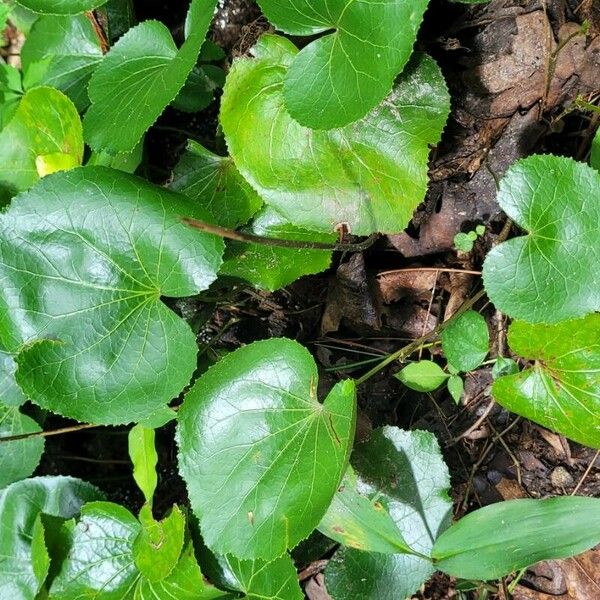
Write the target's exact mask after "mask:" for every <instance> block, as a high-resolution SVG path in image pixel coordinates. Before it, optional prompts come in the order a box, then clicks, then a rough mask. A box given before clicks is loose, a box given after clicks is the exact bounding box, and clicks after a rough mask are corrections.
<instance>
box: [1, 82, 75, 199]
mask: <svg viewBox="0 0 600 600" xmlns="http://www.w3.org/2000/svg"><path fill="white" fill-rule="evenodd" d="M56 153H61V154H68V155H70V156H72V157H73V159H74V162H75V163H77V164H81V160H82V158H83V139H82V133H81V121H80V120H79V114H78V113H77V109H76V108H75V106H73V103H72V102H71V101H70V100H69V99H68V98H67V97H66V96H65V95H64V94H62V93H61V92H59V91H58V90H55V89H52V88H48V87H40V88H35V89H33V90H30V91H29V92H27V93H26V94H25V96H23V99H22V100H21V102H20V103H19V106H18V108H17V110H16V112H15V114H14V115H13V117H12V119H11V120H10V121H9V123H8V125H7V126H6V127H5V128H4V129H3V130H2V131H1V132H0V156H2V161H1V162H0V203H1V202H2V200H4V201H6V200H7V199H9V198H10V197H11V196H14V195H15V193H16V192H21V191H23V190H26V189H28V188H30V187H31V186H32V185H33V184H34V183H35V182H36V181H37V180H38V179H39V178H40V176H39V173H38V168H37V165H36V160H37V158H38V157H44V156H46V155H49V154H56Z"/></svg>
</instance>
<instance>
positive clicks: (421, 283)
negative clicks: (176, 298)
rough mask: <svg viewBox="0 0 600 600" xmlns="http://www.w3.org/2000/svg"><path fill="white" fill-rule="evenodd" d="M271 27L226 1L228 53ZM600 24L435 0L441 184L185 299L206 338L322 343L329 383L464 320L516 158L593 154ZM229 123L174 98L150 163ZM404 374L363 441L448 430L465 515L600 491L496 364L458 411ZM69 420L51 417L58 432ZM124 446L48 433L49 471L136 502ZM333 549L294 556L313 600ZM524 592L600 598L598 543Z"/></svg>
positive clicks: (443, 439) (169, 448) (521, 588)
mask: <svg viewBox="0 0 600 600" xmlns="http://www.w3.org/2000/svg"><path fill="white" fill-rule="evenodd" d="M136 5H139V6H138V14H139V16H140V18H151V17H155V18H160V19H162V20H164V21H167V24H168V25H169V26H171V27H172V29H173V32H174V34H175V35H177V34H178V32H179V34H180V33H181V32H180V28H181V24H182V18H183V16H182V15H184V14H185V9H186V7H187V5H188V3H187V1H186V2H136ZM584 20H588V21H589V31H588V34H587V36H586V35H584V34H582V25H581V24H582V23H583V21H584ZM267 28H268V25H267V24H266V22H265V21H264V19H262V18H261V15H260V11H259V9H258V8H257V6H256V4H255V3H254V2H252V1H251V0H225V1H224V2H222V3H221V7H220V9H219V14H218V15H217V18H216V19H215V24H214V26H213V30H212V33H211V36H212V38H213V40H214V41H216V42H217V43H218V44H219V45H221V46H222V47H223V48H224V49H225V50H226V51H227V53H228V58H229V59H231V58H232V57H234V56H238V55H241V54H244V53H245V52H246V51H247V50H248V48H249V47H250V46H251V45H252V43H253V42H254V41H255V40H256V38H257V37H258V35H260V33H261V32H263V31H265V30H266V29H267ZM598 33H600V2H598V1H597V0H583V1H582V0H492V1H491V2H490V3H489V4H487V5H478V6H475V5H473V6H468V5H461V4H451V3H449V2H446V1H442V0H433V1H432V2H431V6H430V9H429V11H428V13H427V15H426V18H425V24H424V27H423V29H422V32H421V36H420V39H419V41H418V46H419V47H420V48H422V49H424V50H426V51H427V52H429V53H430V54H432V55H433V56H434V57H435V58H436V59H437V60H438V62H439V63H440V65H441V67H442V69H443V71H444V74H445V75H446V78H447V81H448V83H449V86H450V89H451V93H452V99H453V100H452V106H453V107H452V115H451V118H450V121H449V124H448V126H447V129H446V132H445V135H444V138H443V141H442V143H441V144H440V146H439V147H438V148H437V149H436V150H435V151H434V153H433V155H432V160H431V185H430V189H429V193H428V195H427V198H426V200H425V201H424V202H423V204H422V205H421V207H419V209H418V210H417V211H416V213H415V215H414V218H413V221H412V223H411V225H410V227H409V228H408V230H407V231H406V232H405V233H401V234H398V235H393V236H387V237H384V238H381V239H380V240H379V241H378V242H377V243H376V244H375V245H374V246H372V247H371V248H370V249H369V250H367V251H366V252H364V253H363V254H356V255H352V256H338V257H337V259H336V264H335V266H334V267H333V268H332V269H331V270H330V271H329V272H327V273H324V274H322V275H318V276H313V277H307V278H304V279H302V280H300V281H298V282H296V283H295V284H293V285H292V286H290V287H289V288H286V289H285V290H282V291H279V292H277V293H274V294H268V293H262V292H257V291H255V290H253V289H250V288H247V287H243V286H239V287H238V288H236V289H235V290H233V292H231V293H229V294H228V295H226V296H225V297H224V298H222V299H221V300H220V301H219V302H218V303H214V302H210V301H207V300H206V301H202V300H199V299H190V300H189V301H182V302H178V303H177V304H176V306H175V308H176V309H177V310H179V311H180V312H181V314H182V315H183V316H184V317H185V318H187V319H188V320H190V322H192V323H193V325H194V327H195V328H196V330H197V331H198V335H199V336H200V339H201V340H202V341H205V342H209V344H210V350H209V351H208V352H206V354H205V356H206V358H207V360H210V359H211V358H215V357H216V356H218V355H219V353H220V352H222V351H223V350H231V349H234V348H235V347H237V346H239V345H240V344H242V343H247V342H251V341H254V340H257V339H262V338H269V337H273V336H281V335H285V336H289V337H292V338H296V339H298V340H300V341H301V342H302V343H304V344H306V345H307V346H308V347H309V348H310V349H311V350H312V352H313V354H314V355H315V357H316V358H317V361H318V363H319V365H320V367H321V370H322V385H323V386H324V387H327V386H331V385H332V384H333V383H334V382H335V381H337V380H339V379H340V378H342V377H345V376H348V375H349V374H352V375H359V374H361V373H362V372H364V369H365V367H364V365H356V364H355V363H359V362H361V361H364V360H368V359H369V358H372V357H373V356H377V355H381V356H383V355H385V354H387V353H390V352H391V351H393V350H396V349H397V348H398V347H399V346H401V345H403V344H404V343H405V341H406V340H409V339H414V338H415V337H419V336H421V335H423V334H424V333H427V332H428V331H430V330H431V329H433V328H434V327H435V326H436V324H437V323H438V322H439V321H441V320H444V319H445V318H447V317H448V316H449V315H451V314H452V313H453V312H454V310H456V308H457V307H458V306H459V305H460V304H461V302H462V301H463V300H464V299H465V298H466V297H467V296H469V295H470V293H471V290H472V289H473V288H474V287H475V286H477V284H478V281H479V279H478V275H477V272H478V271H479V270H480V268H481V264H482V260H483V257H484V255H485V253H486V252H487V250H489V248H490V247H491V246H492V245H493V244H494V242H495V240H496V239H497V237H498V236H499V235H501V233H502V234H506V231H504V232H503V229H504V227H505V223H506V221H505V217H504V216H503V214H502V213H501V212H500V210H499V208H498V205H497V203H496V201H495V196H496V185H497V181H498V178H500V177H501V176H502V174H503V173H504V171H505V170H506V168H507V167H508V166H509V165H510V164H512V163H513V162H514V161H515V160H517V159H519V158H520V157H523V156H526V155H528V154H530V153H532V152H537V153H543V152H553V153H558V154H563V155H568V156H572V157H575V158H577V159H579V160H585V158H586V154H587V152H588V151H589V147H590V143H591V137H592V135H593V133H594V131H595V128H596V127H597V125H598V115H597V114H596V115H595V116H592V115H590V114H589V113H585V112H583V111H580V110H576V109H575V106H574V105H575V102H576V100H577V99H578V98H580V99H582V100H585V101H590V102H594V101H596V100H597V98H598V96H599V95H600V35H598ZM225 66H226V65H225ZM216 125H217V108H216V107H215V106H213V107H210V108H209V109H207V110H206V111H204V112H203V113H201V114H199V115H194V116H193V117H190V115H186V114H183V113H178V112H177V111H174V110H168V111H167V113H166V114H165V115H163V117H161V119H160V120H159V122H158V124H157V126H156V127H155V128H154V129H153V131H152V132H151V133H150V135H149V138H148V142H149V144H148V146H149V147H148V152H149V167H148V173H147V175H148V176H149V177H151V178H152V179H153V180H155V181H157V182H165V181H166V180H167V179H168V177H169V175H170V170H171V167H172V166H173V165H174V164H175V162H176V161H177V158H178V156H179V154H180V153H181V151H182V149H183V147H184V144H185V141H186V138H187V137H188V136H193V137H194V138H195V139H197V140H198V141H200V142H202V143H203V144H205V145H207V146H208V147H209V148H213V149H219V142H218V140H217V139H216V137H215V135H216ZM481 223H483V224H484V225H486V228H487V233H486V235H485V236H484V238H483V239H481V240H479V241H478V242H477V245H476V248H475V251H474V252H472V253H470V254H468V255H467V254H462V253H457V252H456V251H455V250H454V249H453V238H454V236H455V234H456V233H457V232H459V231H464V232H467V231H470V230H471V229H473V228H474V225H476V224H481ZM465 271H467V272H468V273H466V272H465ZM478 308H479V309H481V310H482V314H484V315H485V316H486V318H487V319H488V322H489V325H490V330H491V331H492V332H493V344H494V346H493V347H494V348H495V351H496V352H503V353H505V352H506V327H507V323H506V320H505V319H504V317H503V316H502V315H500V314H497V313H496V312H495V311H494V309H493V307H491V306H483V305H479V306H478ZM432 351H433V352H436V350H435V349H433V350H432ZM492 357H493V354H492ZM396 369H397V367H396ZM392 372H393V370H390V371H387V372H382V373H380V374H379V375H378V376H377V377H375V378H373V379H372V380H370V381H369V383H368V384H366V385H365V386H362V389H361V395H360V399H359V404H360V419H359V432H358V435H359V436H364V435H365V434H366V433H367V432H368V431H369V430H370V429H371V428H372V427H376V426H379V425H382V424H394V425H398V426H400V427H405V428H409V427H411V428H420V429H426V430H429V431H432V432H433V433H435V434H436V435H437V437H438V439H439V441H440V445H441V447H442V449H443V452H444V455H445V458H446V460H447V462H448V465H449V467H450V469H451V475H452V495H453V499H454V501H455V509H456V514H457V515H458V516H460V515H462V514H464V513H466V512H468V511H470V510H472V509H474V508H477V507H479V506H482V505H485V504H489V503H491V502H495V501H497V500H500V499H510V498H520V497H532V498H539V497H544V496H547V495H557V494H572V493H575V492H577V493H579V494H585V495H592V496H597V497H600V458H599V456H598V454H597V453H596V452H595V451H593V450H590V449H588V448H584V447H582V446H579V445H578V444H575V443H573V442H569V441H567V440H566V439H564V438H562V437H561V436H558V435H556V434H554V433H550V432H548V431H546V430H543V429H541V428H539V427H537V426H535V425H533V424H531V423H529V422H526V421H524V420H523V419H520V418H518V417H516V416H515V415H512V414H510V413H508V412H506V411H505V410H503V409H502V408H500V407H499V406H497V405H496V404H494V403H493V401H492V399H491V397H490V392H489V390H490V385H491V381H492V377H491V367H486V368H483V369H480V370H479V371H477V372H476V373H475V374H473V375H471V376H469V377H468V378H467V382H466V393H465V397H464V402H463V404H461V405H460V406H457V405H456V404H455V403H454V401H453V400H452V399H451V398H450V397H449V396H448V394H447V392H445V391H441V392H439V393H433V394H418V393H416V392H412V391H410V390H407V389H406V388H404V387H402V386H401V385H400V383H399V382H398V381H397V380H395V379H394V378H392V377H391V376H390V375H391V373H392ZM63 424H65V422H64V421H62V420H60V419H59V418H57V417H51V418H50V421H49V422H48V423H47V425H46V426H45V428H49V426H50V425H51V426H53V427H56V426H60V425H63ZM172 434H173V431H172V430H171V429H169V427H167V428H166V431H165V432H164V433H163V434H162V435H161V436H159V444H160V446H161V447H160V448H159V450H160V454H159V455H160V457H161V458H160V469H161V479H160V490H159V493H157V495H156V497H157V499H159V505H158V506H157V510H158V511H160V510H161V509H162V508H164V509H166V508H167V507H168V506H170V505H171V504H172V503H173V502H176V501H181V500H182V498H184V497H185V490H184V486H183V484H182V482H181V481H180V479H179V476H178V474H177V468H176V450H175V447H174V443H173V441H172V440H173V435H172ZM107 436H109V437H108V438H107ZM107 439H110V443H107ZM126 456H127V436H126V431H125V430H124V429H119V428H114V429H107V428H104V429H102V430H91V431H82V432H77V433H73V434H70V435H68V436H66V435H65V436H56V437H53V438H48V444H47V451H46V453H45V456H44V459H43V462H42V465H41V466H40V468H39V471H38V472H39V473H51V474H52V473H70V474H73V475H76V476H81V477H83V478H86V479H88V480H90V481H92V482H93V483H96V484H98V485H100V486H102V487H103V488H104V489H105V490H107V491H108V492H109V493H111V494H112V499H114V500H117V501H119V502H124V503H125V504H127V505H131V506H135V505H138V503H140V502H141V498H139V497H138V492H137V491H136V490H134V489H132V486H131V479H130V477H131V476H130V468H129V463H128V461H127V460H124V457H126ZM330 554H331V548H329V547H327V546H323V545H319V541H318V540H317V541H315V544H314V547H313V548H311V549H309V550H308V551H306V552H304V551H303V553H302V556H299V557H298V563H299V564H298V566H299V568H300V569H301V570H305V569H307V568H308V571H304V574H305V577H304V579H305V581H306V582H307V588H306V589H307V595H308V596H309V597H310V598H313V599H317V598H318V599H321V600H322V599H325V598H328V596H327V595H326V593H325V591H324V590H323V588H322V586H321V585H320V583H322V578H321V577H320V575H319V572H320V571H322V569H323V565H324V562H323V560H326V559H327V558H328V556H330ZM486 593H488V592H486V591H485V590H481V589H480V590H473V591H466V592H460V593H459V592H458V591H457V590H456V586H455V582H453V581H451V580H450V579H449V578H446V577H444V576H436V577H434V578H433V579H432V580H431V582H429V584H428V585H426V586H425V588H424V589H423V590H422V591H421V592H420V593H419V594H417V595H416V596H415V598H420V599H422V600H425V599H432V600H433V599H444V598H460V597H462V598H481V599H482V598H486V597H487V598H506V597H507V592H506V590H505V589H503V586H502V585H500V586H497V587H494V588H493V589H491V590H490V591H489V593H488V595H487V596H486V595H485V594H486ZM460 594H464V595H462V596H461V595H460ZM513 597H514V598H516V599H524V600H529V599H531V600H549V599H550V598H552V599H555V600H567V599H577V600H588V599H589V600H592V599H598V598H600V553H598V552H595V551H590V552H589V553H587V554H585V555H584V556H583V557H579V558H578V559H570V560H568V561H551V562H549V563H543V564H541V565H539V566H537V567H536V568H535V569H532V570H530V571H528V572H527V573H526V574H525V576H524V577H523V579H522V582H521V584H520V585H518V586H517V587H516V590H515V592H514V595H513Z"/></svg>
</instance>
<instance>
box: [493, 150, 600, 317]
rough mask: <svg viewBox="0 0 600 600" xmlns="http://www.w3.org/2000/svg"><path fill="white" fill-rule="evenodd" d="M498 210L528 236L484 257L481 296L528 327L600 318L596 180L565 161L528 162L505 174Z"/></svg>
mask: <svg viewBox="0 0 600 600" xmlns="http://www.w3.org/2000/svg"><path fill="white" fill-rule="evenodd" d="M498 202H499V203H500V206H501V207H502V209H503V210H504V212H506V214H507V215H508V216H509V217H510V218H511V219H512V220H513V221H514V222H515V223H516V224H517V225H519V226H520V227H521V228H523V229H525V230H526V231H529V235H526V236H522V237H517V238H514V239H512V240H509V241H507V242H504V243H503V244H500V245H499V246H497V247H496V248H494V249H493V250H492V251H491V252H490V253H489V254H488V255H487V258H486V260H485V264H484V269H483V277H484V283H485V289H486V292H487V294H488V296H489V297H490V300H491V301H492V302H493V303H494V305H495V306H496V308H498V309H499V310H501V311H502V312H504V313H506V314H508V315H509V316H511V317H513V318H516V319H522V320H524V321H528V322H530V323H540V322H541V323H558V322H559V321H564V320H567V319H573V318H577V317H582V316H584V315H586V314H588V313H590V312H594V311H597V310H600V285H599V282H600V235H598V223H599V222H600V173H598V172H597V171H595V170H594V169H592V168H591V167H588V166H587V165H586V164H584V163H579V162H576V161H574V160H573V159H570V158H564V157H561V156H552V155H547V156H542V155H539V156H530V157H529V158H525V159H523V160H521V161H519V162H518V163H516V164H514V165H513V166H512V167H511V168H510V169H509V170H508V172H507V174H506V176H505V177H504V179H503V180H502V181H501V183H500V191H499V193H498Z"/></svg>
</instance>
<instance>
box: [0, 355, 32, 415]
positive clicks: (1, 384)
mask: <svg viewBox="0 0 600 600" xmlns="http://www.w3.org/2000/svg"><path fill="white" fill-rule="evenodd" d="M16 371H17V363H16V362H15V357H14V355H13V354H11V353H10V352H5V351H4V350H2V348H1V346H0V398H1V402H2V404H4V405H6V406H21V404H23V403H24V402H27V398H26V397H25V395H24V394H23V392H22V390H21V388H20V387H19V386H18V385H17V382H16V380H15V373H16Z"/></svg>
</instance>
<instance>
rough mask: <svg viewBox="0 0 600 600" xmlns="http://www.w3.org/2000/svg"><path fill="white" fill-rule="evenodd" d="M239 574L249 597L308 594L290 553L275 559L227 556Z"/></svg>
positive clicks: (278, 599) (270, 599) (268, 599)
mask: <svg viewBox="0 0 600 600" xmlns="http://www.w3.org/2000/svg"><path fill="white" fill-rule="evenodd" d="M226 561H227V564H228V566H229V567H230V569H231V571H232V574H233V575H234V576H235V578H236V589H237V590H238V591H240V592H242V593H243V594H244V596H243V597H244V598H246V599H247V600H302V599H303V598H304V594H303V593H302V590H301V589H300V584H299V583H298V575H297V573H296V569H295V568H294V563H292V559H291V558H290V556H289V554H284V555H283V556H280V557H279V558H276V559H275V560H273V561H271V562H265V561H262V560H239V559H237V558H234V557H233V556H229V557H227V558H226Z"/></svg>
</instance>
